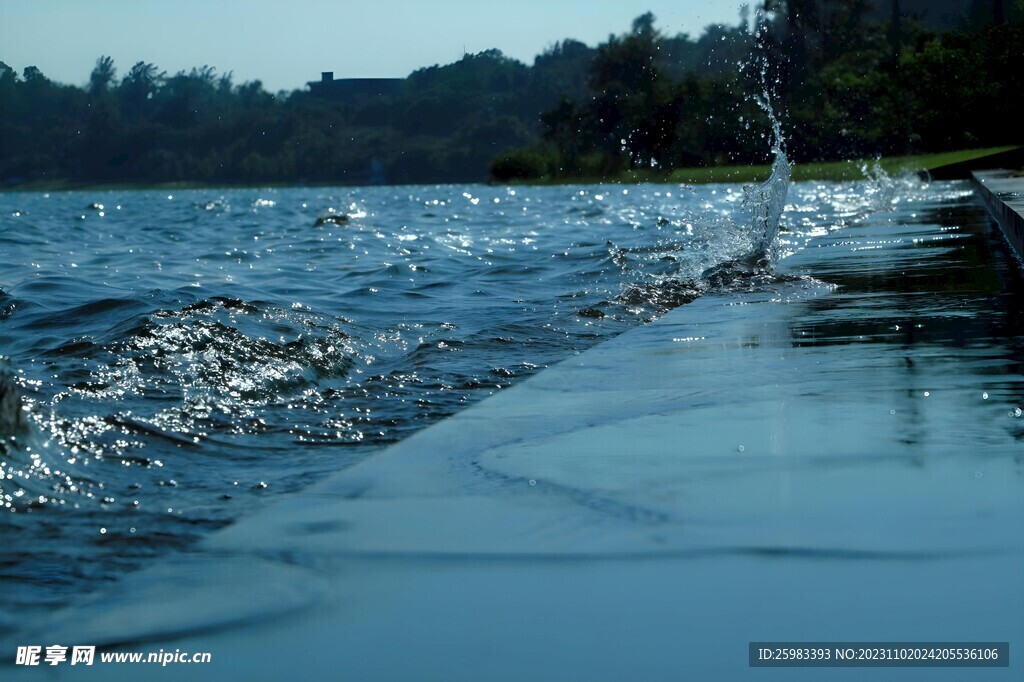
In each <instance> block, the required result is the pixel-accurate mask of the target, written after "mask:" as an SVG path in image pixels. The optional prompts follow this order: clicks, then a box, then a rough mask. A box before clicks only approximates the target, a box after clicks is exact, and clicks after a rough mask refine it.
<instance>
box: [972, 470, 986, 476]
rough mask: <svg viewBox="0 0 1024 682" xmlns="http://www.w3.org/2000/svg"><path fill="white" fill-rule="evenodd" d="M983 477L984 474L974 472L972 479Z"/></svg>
mask: <svg viewBox="0 0 1024 682" xmlns="http://www.w3.org/2000/svg"><path fill="white" fill-rule="evenodd" d="M984 476H985V474H984V473H982V472H981V471H975V472H974V477H975V478H983V477H984Z"/></svg>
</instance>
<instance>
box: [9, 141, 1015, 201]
mask: <svg viewBox="0 0 1024 682" xmlns="http://www.w3.org/2000/svg"><path fill="white" fill-rule="evenodd" d="M1022 149H1024V148H1022V147H1020V146H1017V145H1006V146H1002V147H987V148H979V149H966V150H959V151H951V152H937V153H934V154H918V155H911V156H891V157H882V158H877V159H875V158H864V159H849V160H846V161H825V162H813V163H795V164H793V175H792V178H791V180H792V181H793V182H806V181H814V180H817V181H822V182H838V181H844V180H847V181H848V180H860V179H863V177H864V173H863V170H862V169H863V168H864V167H865V166H868V167H872V166H873V165H874V164H875V163H876V162H878V163H879V164H880V165H881V168H882V169H883V170H884V171H885V172H886V173H889V174H899V173H917V172H922V171H924V172H929V173H931V172H933V171H935V170H936V169H940V168H945V167H947V166H957V165H959V164H963V163H968V162H974V161H978V160H980V159H983V158H987V157H991V156H995V155H998V154H1003V153H1006V152H1010V151H1013V150H1022ZM770 175H771V164H761V165H753V166H746V165H742V166H707V167H694V168H677V169H674V170H671V171H650V170H631V171H625V172H623V173H622V174H621V175H619V176H616V177H584V176H580V177H555V178H537V179H532V180H513V181H509V182H496V181H494V180H475V181H465V182H454V183H451V182H422V183H401V184H393V185H392V184H381V185H366V184H360V183H351V184H349V183H345V182H343V181H333V182H308V183H307V182H266V183H230V182H211V183H207V182H191V181H175V182H156V183H131V182H110V183H81V182H73V181H68V180H49V181H35V182H26V183H24V184H21V185H13V186H3V187H0V194H18V193H34V192H114V191H148V190H179V191H182V190H235V189H251V188H260V189H264V188H265V189H293V188H300V187H308V188H322V187H429V186H433V185H452V184H455V185H509V186H533V185H538V186H547V185H639V184H664V185H680V184H682V185H705V184H733V183H748V182H762V181H764V180H766V179H767V178H768V177H769V176H770ZM964 178H965V179H966V178H967V176H966V175H965V176H964Z"/></svg>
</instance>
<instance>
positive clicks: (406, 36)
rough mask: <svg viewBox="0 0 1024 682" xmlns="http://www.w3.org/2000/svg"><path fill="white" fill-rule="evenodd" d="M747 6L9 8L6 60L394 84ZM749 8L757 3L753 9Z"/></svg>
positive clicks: (318, 3) (721, 1)
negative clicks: (638, 22) (325, 74)
mask: <svg viewBox="0 0 1024 682" xmlns="http://www.w3.org/2000/svg"><path fill="white" fill-rule="evenodd" d="M740 4H741V1H740V0H507V1H506V2H501V3H498V2H493V1H490V0H433V1H432V2H431V1H429V0H424V1H420V2H417V1H415V0H359V1H357V0H230V1H228V0H0V61H3V62H5V63H7V64H8V65H9V66H11V67H13V68H14V69H15V70H17V71H18V72H19V73H21V71H22V70H23V69H24V68H25V67H26V66H37V67H39V69H40V70H42V72H43V74H44V75H46V76H47V77H48V78H50V79H51V80H55V81H58V82H61V83H70V84H74V85H84V84H85V83H86V82H87V81H88V79H89V73H90V72H91V71H92V68H93V66H94V65H95V63H96V58H97V57H99V56H100V55H109V56H111V57H113V59H114V62H115V64H116V66H117V67H118V77H121V76H123V75H124V74H125V73H127V71H128V69H129V68H130V67H131V65H132V64H134V63H135V62H137V61H147V62H152V63H154V64H156V65H157V66H158V67H159V68H160V69H161V70H164V71H167V72H168V73H169V74H172V73H175V72H177V71H179V70H182V69H185V70H188V69H190V68H192V67H193V66H202V65H204V64H208V65H210V66H213V67H215V68H216V69H217V72H218V73H225V72H228V71H231V72H233V74H234V81H235V82H236V83H242V82H245V81H250V80H257V79H258V80H261V81H263V85H264V87H266V88H267V90H269V91H271V92H276V91H278V90H292V89H296V88H302V87H303V86H304V85H305V83H306V82H307V81H315V80H319V79H320V72H321V71H334V74H335V77H336V78H359V77H362V78H389V77H403V76H407V75H409V73H410V72H412V71H413V70H415V69H417V68H420V67H424V66H432V65H434V64H447V63H450V62H453V61H457V60H458V59H460V58H461V57H462V55H463V54H464V53H465V52H480V51H482V50H486V49H490V48H497V49H499V50H501V51H502V52H504V53H505V54H506V55H508V56H510V57H514V58H516V59H519V60H520V61H523V62H525V63H526V64H532V63H533V58H534V56H536V55H537V54H538V53H540V52H542V51H543V50H544V49H545V48H547V47H549V46H550V45H552V44H553V43H555V42H556V41H558V40H562V39H564V38H575V39H577V40H582V41H583V42H585V43H587V44H588V45H595V44H597V43H599V42H601V41H603V40H605V39H606V38H607V37H608V35H609V34H610V33H623V32H625V31H626V30H628V29H629V26H630V24H631V22H632V20H633V19H634V18H635V17H637V16H639V15H641V14H643V13H644V12H647V11H651V12H653V13H654V15H655V17H656V18H657V21H656V26H657V27H658V28H659V29H660V30H661V31H662V32H664V33H667V34H669V35H675V34H677V33H689V34H690V35H691V36H693V37H696V36H697V35H699V34H700V33H701V31H702V30H703V28H704V26H706V25H708V24H712V23H728V24H735V23H738V21H739V6H740ZM751 4H755V3H754V2H751Z"/></svg>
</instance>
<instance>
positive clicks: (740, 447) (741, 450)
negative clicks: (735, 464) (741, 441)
mask: <svg viewBox="0 0 1024 682" xmlns="http://www.w3.org/2000/svg"><path fill="white" fill-rule="evenodd" d="M736 450H737V451H739V452H744V451H745V450H746V448H745V447H743V446H742V445H740V446H739V447H737V448H736Z"/></svg>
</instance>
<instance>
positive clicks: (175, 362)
mask: <svg viewBox="0 0 1024 682" xmlns="http://www.w3.org/2000/svg"><path fill="white" fill-rule="evenodd" d="M743 196H744V194H743V192H742V190H741V188H738V187H726V186H707V187H701V188H697V189H688V188H682V187H673V186H638V187H629V188H622V187H618V186H586V187H546V188H536V187H528V188H527V187H523V188H515V189H509V188H495V187H482V186H464V187H452V186H443V187H415V188H357V189H346V190H321V189H289V190H233V191H225V192H217V191H191V192H174V193H171V194H168V193H167V192H162V193H161V192H109V193H106V192H72V193H60V194H56V193H55V194H50V195H44V194H7V195H0V207H2V210H0V244H2V245H3V252H4V262H3V263H2V264H0V291H2V293H0V355H4V356H9V358H10V365H11V369H12V371H13V372H14V374H15V377H16V380H17V382H18V383H19V385H20V386H21V387H22V390H23V393H24V396H25V400H26V402H27V404H28V405H29V407H30V410H31V412H30V417H31V419H30V421H31V432H30V433H29V434H26V435H23V436H22V437H21V438H20V439H19V440H18V441H17V442H16V443H15V444H13V445H9V446H8V452H7V454H6V456H5V457H4V461H3V464H2V466H3V468H4V475H5V476H6V480H3V481H2V482H0V488H2V493H0V494H2V495H3V504H4V505H5V506H6V507H7V508H8V509H10V511H11V512H12V513H5V514H2V515H0V524H3V527H2V532H3V534H4V535H3V536H4V538H5V539H7V540H8V541H7V542H5V543H4V548H3V549H2V550H0V577H2V579H3V580H4V584H5V585H6V586H8V589H7V590H5V591H4V593H3V596H0V605H2V606H3V609H2V610H3V611H4V612H5V613H7V614H8V616H6V618H7V619H8V620H7V622H6V623H4V626H5V627H6V628H8V629H16V628H17V627H18V625H19V623H20V621H21V620H22V619H31V618H32V614H33V612H35V611H37V610H41V609H46V608H49V607H51V606H52V605H55V604H62V603H65V602H66V601H68V600H69V599H71V598H72V597H74V596H75V595H78V594H81V593H83V592H86V591H90V590H92V589H94V588H95V587H97V586H98V585H100V584H102V583H103V582H104V581H108V580H111V579H115V578H117V577H118V576H120V575H121V574H123V572H124V571H126V570H129V569H131V568H134V567H137V566H139V565H143V564H144V563H146V562H147V561H149V560H152V558H153V557H155V556H158V555H159V554H160V553H162V552H166V551H168V550H171V549H177V548H182V547H186V546H189V545H190V544H191V543H192V542H193V541H194V540H195V539H196V538H197V537H200V536H202V535H204V534H206V533H208V532H209V531H210V530H212V529H215V528H218V527H221V526H223V525H225V524H227V523H229V522H230V521H232V520H234V519H236V518H239V517H240V516H242V515H244V514H246V513H249V512H250V511H252V510H253V509H255V508H257V507H259V506H261V505H262V504H264V503H265V502H266V501H267V500H268V499H271V498H272V497H273V496H274V495H276V494H280V493H282V492H287V491H293V490H297V489H300V488H302V487H304V486H306V485H308V484H309V483H311V482H313V481H315V480H317V479H318V478H320V477H322V476H323V475H324V474H326V473H328V472H333V471H337V470H339V469H342V468H344V467H346V466H348V465H351V464H352V463H354V462H357V461H359V460H361V459H362V458H365V457H367V456H369V455H370V454H372V452H373V451H374V450H376V449H378V448H380V447H382V446H384V445H386V444H388V443H392V442H395V441H396V440H399V439H401V438H403V437H405V436H407V435H409V434H410V433H412V432H414V431H415V430H417V429H420V428H422V427H424V426H426V425H427V424H430V423H432V422H434V421H437V420H438V419H441V418H444V417H446V416H449V415H451V414H454V413H455V412H456V411H458V410H459V409H461V408H462V407H463V406H465V405H467V404H469V403H471V402H473V401H476V400H479V399H481V398H483V397H485V396H487V395H489V394H491V393H493V392H494V391H497V390H500V389H501V388H502V387H505V386H508V385H510V384H512V383H514V382H515V381H516V380H517V379H520V378H522V377H525V376H528V375H530V374H532V373H534V372H536V371H537V370H538V369H539V368H542V367H544V366H547V365H550V364H552V363H554V362H557V361H559V360H561V359H564V358H566V357H568V356H570V355H572V354H573V353H576V352H579V351H581V350H583V349H586V348H588V347H590V346H593V345H595V344H596V343H598V342H600V341H601V340H603V339H606V338H609V337H611V336H613V335H616V334H617V333H619V332H621V331H623V330H625V329H627V328H629V327H631V326H634V325H637V324H640V323H642V322H644V321H647V320H649V319H652V318H654V317H656V316H658V315H660V314H661V313H663V312H665V311H666V310H668V309H670V308H671V307H673V306H675V305H679V304H682V303H686V302H688V301H690V300H692V299H693V298H694V297H695V296H697V295H699V294H700V293H701V292H702V291H704V290H706V289H707V287H708V286H709V285H708V284H706V283H702V282H701V281H700V280H699V278H700V275H701V273H704V272H706V271H707V270H708V269H709V268H711V267H713V266H715V265H718V264H721V263H723V262H726V261H728V260H729V259H730V258H735V257H738V256H741V255H744V254H746V253H748V252H749V251H750V249H751V247H752V245H754V244H756V240H757V237H756V236H752V235H751V234H750V233H749V230H746V229H744V228H743V227H741V226H743V225H747V224H750V223H749V218H748V217H747V213H748V212H749V211H750V209H751V207H750V206H747V207H744V205H743ZM754 208H755V209H756V208H757V207H754ZM332 210H333V213H332ZM342 213H343V214H346V215H348V216H349V218H348V220H347V221H346V222H341V223H337V224H336V223H332V222H327V223H325V224H323V225H321V226H320V227H316V226H315V224H316V222H317V218H318V217H324V216H329V215H337V214H342ZM755 213H756V211H755ZM981 215H982V214H981V213H980V212H979V209H978V207H977V205H976V204H975V203H974V200H973V199H972V198H971V193H970V191H969V190H968V189H967V188H966V186H964V185H959V184H955V183H934V184H930V185H929V184H923V183H919V182H916V181H913V180H905V181H903V180H900V181H894V180H891V179H889V178H885V177H876V178H873V179H871V180H867V181H864V182H860V183H851V184H825V185H818V184H811V183H806V184H796V185H793V186H792V187H791V188H790V192H789V205H788V206H787V210H786V213H785V215H784V217H783V221H782V224H783V227H784V229H785V231H784V232H783V234H782V235H781V238H780V240H779V242H778V243H777V245H776V247H775V254H774V255H775V256H776V258H785V257H786V256H787V255H789V254H792V253H793V252H795V251H796V250H799V249H802V248H805V247H806V246H808V245H811V246H813V245H814V244H815V241H814V240H815V239H816V238H821V237H824V236H834V235H835V234H841V233H842V232H841V231H842V230H843V229H844V228H847V227H850V226H855V225H858V224H863V223H864V222H865V221H881V222H882V223H885V222H889V223H892V224H893V225H896V226H900V230H899V232H900V237H899V239H907V240H911V241H908V243H907V244H905V245H904V246H907V247H913V246H914V245H915V244H916V242H913V241H912V240H913V239H914V237H913V236H912V233H914V231H915V229H916V230H919V232H920V238H921V239H922V242H921V243H922V244H927V245H928V246H930V247H934V248H948V249H949V254H950V256H949V258H948V267H947V266H942V267H940V268H939V270H938V272H931V273H930V274H925V275H921V276H922V277H939V278H946V277H948V276H950V273H952V275H953V276H954V277H957V276H959V277H962V278H966V279H967V280H969V281H968V284H969V287H968V288H969V289H970V287H975V285H977V287H981V291H982V296H983V298H981V299H978V301H980V303H979V304H978V305H972V306H969V307H968V309H967V310H958V309H956V308H957V306H955V305H954V306H951V301H950V298H949V297H948V296H947V297H944V296H941V295H938V294H936V292H935V291H934V288H935V287H932V288H926V289H927V290H926V291H925V290H922V291H921V292H918V291H917V289H915V282H920V281H921V280H920V278H919V277H918V276H916V275H915V274H913V273H912V274H911V275H910V276H906V275H904V274H901V275H899V276H898V277H897V276H896V275H895V274H894V275H892V277H894V278H896V279H894V280H893V281H884V278H885V277H886V275H885V274H884V273H882V274H879V273H874V274H871V275H866V276H870V277H872V278H875V279H874V280H873V281H872V282H871V283H869V284H870V286H866V285H864V284H863V283H857V282H854V281H851V280H850V277H849V275H844V278H843V281H833V280H831V279H830V277H829V275H830V273H829V272H828V268H827V267H822V268H821V272H817V271H815V272H812V273H801V275H800V276H802V277H806V278H813V279H814V280H816V281H819V280H820V282H821V283H822V285H824V286H828V285H836V286H840V287H849V288H850V289H851V291H858V292H859V293H860V292H864V291H869V290H870V291H875V292H877V296H879V297H880V298H879V299H878V301H879V303H880V304H882V303H884V299H885V297H890V298H891V297H893V296H896V297H900V298H899V301H898V302H897V304H898V305H899V306H903V305H904V304H906V305H911V306H919V307H920V311H921V314H922V315H923V314H925V313H928V314H929V315H930V317H929V318H928V321H929V324H928V326H927V328H926V329H927V331H913V332H911V331H906V330H891V331H889V327H888V325H889V322H890V320H887V319H884V320H883V319H880V318H879V319H876V318H874V317H872V316H870V315H866V314H864V312H865V310H866V309H868V308H870V305H869V306H868V308H865V303H864V298H863V296H861V297H860V298H859V299H858V304H857V306H856V308H857V312H856V314H853V315H851V319H850V324H849V326H848V327H843V328H841V329H840V328H838V327H837V328H834V329H833V328H829V329H821V328H817V327H815V326H814V325H813V324H812V325H809V326H808V327H807V328H802V329H798V330H793V333H794V335H796V336H797V337H798V338H800V339H806V343H809V344H813V343H819V344H822V345H834V344H836V343H842V344H853V343H861V342H864V343H870V342H878V341H879V339H887V340H886V342H887V343H889V342H895V343H901V342H903V343H905V340H904V341H901V339H904V337H905V335H906V334H917V337H916V338H925V337H928V335H933V334H946V335H947V336H948V335H960V336H959V337H957V338H963V337H965V335H966V336H967V337H970V336H971V330H972V329H973V328H974V325H979V324H981V325H986V326H985V329H984V336H986V338H987V337H989V336H991V335H990V334H989V331H991V330H990V326H991V325H1000V324H1001V325H1004V326H1005V325H1006V324H1007V323H1006V322H1005V320H1006V319H1008V318H1007V315H1006V314H1003V313H998V314H994V315H992V316H990V318H991V319H989V318H986V316H985V310H990V307H987V306H988V303H989V301H988V299H986V298H984V296H990V297H994V299H995V300H996V301H997V302H998V301H1002V300H1004V298H1003V297H1002V293H1001V292H1002V291H1003V290H1002V289H1001V288H1000V283H999V282H998V277H1000V276H1003V275H998V274H996V275H993V274H992V272H993V271H992V270H991V269H990V268H989V267H988V265H989V262H990V261H991V260H992V259H993V258H999V257H1000V256H999V255H998V253H999V252H998V249H996V250H995V251H993V249H992V248H991V247H990V246H987V245H988V244H989V242H988V241H986V238H985V237H983V236H982V232H981V231H980V230H977V229H974V230H973V231H970V232H964V231H962V230H961V228H962V227H963V226H964V225H966V224H971V225H974V226H975V228H976V227H977V224H978V223H980V222H981V221H982V218H981V217H980V216H981ZM937 223H939V224H940V225H939V227H938V228H937V227H936V224H937ZM915 225H920V227H919V228H915V227H914V226H915ZM944 240H945V241H944ZM947 242H948V247H946V246H945V244H946V243H947ZM965 245H966V246H965ZM868 246H872V245H868ZM877 246H879V247H886V246H887V245H886V244H878V245H877ZM858 248H859V247H858ZM993 254H996V255H993ZM891 258H892V259H893V263H892V265H893V267H894V270H893V271H892V272H896V269H898V267H899V259H900V258H901V251H900V249H896V248H894V249H893V250H892V255H891ZM995 272H997V273H1005V272H1006V268H998V269H996V271H995ZM929 281H930V280H929ZM954 281H957V280H954ZM763 283H764V280H763V279H761V280H758V279H757V278H754V279H749V278H748V279H742V278H741V279H739V280H736V281H730V282H725V283H724V286H726V287H727V288H728V287H732V288H735V289H736V290H737V291H738V290H741V289H750V288H751V287H757V286H759V285H761V284H763ZM963 283H964V282H963V281H959V284H960V285H962V284H963ZM816 286H817V284H816ZM977 287H975V288H977ZM961 288H962V287H960V288H958V289H956V291H959V290H960V289H961ZM972 290H973V289H972ZM916 293H922V295H921V296H915V295H914V294H916ZM939 293H941V292H939ZM957 295H959V294H957ZM843 300H844V299H843V297H842V296H829V297H825V298H823V299H822V303H821V305H825V306H836V305H843ZM957 300H959V299H957ZM982 304H984V305H982ZM883 308H885V306H882V307H881V308H880V309H883ZM1004 312H1005V311H1004ZM833 317H834V316H833ZM932 318H934V320H935V324H932V323H931V322H932ZM944 321H948V324H946V325H944V324H943V322H944ZM892 324H893V325H894V326H895V325H897V324H898V322H896V321H893V322H892ZM833 326H834V325H833ZM915 329H917V328H915ZM921 329H925V328H924V327H922V328H921ZM894 334H895V337H894V339H895V340H893V338H889V337H892V336H893V335H894ZM901 334H902V335H903V336H901ZM936 338H938V337H936ZM943 339H944V340H943V341H942V343H945V342H946V341H945V340H946V339H947V337H943ZM954 342H956V338H954ZM968 342H971V341H965V343H968ZM801 343H804V341H801ZM999 345H1000V347H1005V342H1000V344H999ZM922 348H925V346H922ZM838 367H839V365H837V368H838ZM608 380H609V381H612V380H614V379H613V378H612V377H609V378H608ZM908 437H912V436H908Z"/></svg>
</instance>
